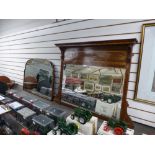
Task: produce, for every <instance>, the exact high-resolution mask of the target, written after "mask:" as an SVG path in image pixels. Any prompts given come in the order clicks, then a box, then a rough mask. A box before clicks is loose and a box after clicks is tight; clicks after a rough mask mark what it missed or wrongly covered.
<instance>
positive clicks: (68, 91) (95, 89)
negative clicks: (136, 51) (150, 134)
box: [57, 39, 136, 127]
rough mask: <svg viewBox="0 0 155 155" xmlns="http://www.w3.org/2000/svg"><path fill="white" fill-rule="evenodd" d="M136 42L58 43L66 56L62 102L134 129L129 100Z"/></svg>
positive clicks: (64, 59)
mask: <svg viewBox="0 0 155 155" xmlns="http://www.w3.org/2000/svg"><path fill="white" fill-rule="evenodd" d="M135 43H136V39H128V40H114V41H100V42H87V43H72V44H57V46H58V47H59V48H60V50H61V54H62V55H61V56H62V57H61V58H62V64H61V75H60V87H59V92H58V97H57V98H58V101H59V103H61V104H64V105H66V106H70V107H77V106H78V107H83V108H86V109H88V110H90V111H92V113H93V114H94V115H96V116H98V117H99V118H102V119H106V120H108V119H109V118H115V119H118V120H119V119H121V120H123V121H125V122H127V123H128V126H129V127H133V124H132V121H131V119H130V118H129V116H128V114H127V107H128V103H127V101H126V97H127V90H128V81H129V72H130V64H131V57H132V46H133V45H134V44H135Z"/></svg>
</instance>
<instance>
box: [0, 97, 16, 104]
mask: <svg viewBox="0 0 155 155" xmlns="http://www.w3.org/2000/svg"><path fill="white" fill-rule="evenodd" d="M11 102H13V99H11V98H9V97H5V98H4V99H3V100H1V101H0V103H2V104H7V103H11Z"/></svg>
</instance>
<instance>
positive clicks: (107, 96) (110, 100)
mask: <svg viewBox="0 0 155 155" xmlns="http://www.w3.org/2000/svg"><path fill="white" fill-rule="evenodd" d="M100 99H101V100H103V101H107V103H116V102H118V101H120V100H121V96H118V95H111V94H100Z"/></svg>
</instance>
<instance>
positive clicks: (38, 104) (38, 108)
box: [32, 100, 50, 113]
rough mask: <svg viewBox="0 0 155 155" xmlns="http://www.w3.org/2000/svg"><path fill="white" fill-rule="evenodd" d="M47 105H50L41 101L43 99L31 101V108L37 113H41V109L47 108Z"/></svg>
mask: <svg viewBox="0 0 155 155" xmlns="http://www.w3.org/2000/svg"><path fill="white" fill-rule="evenodd" d="M48 107H50V105H49V104H47V103H45V102H43V101H40V100H38V101H35V102H33V103H32V108H33V110H34V111H36V112H37V113H40V112H41V113H42V112H43V110H44V109H45V108H48Z"/></svg>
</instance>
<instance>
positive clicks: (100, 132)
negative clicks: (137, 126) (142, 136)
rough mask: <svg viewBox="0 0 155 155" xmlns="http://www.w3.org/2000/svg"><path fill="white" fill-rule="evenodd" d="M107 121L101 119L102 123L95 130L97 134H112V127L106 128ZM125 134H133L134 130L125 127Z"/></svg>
mask: <svg viewBox="0 0 155 155" xmlns="http://www.w3.org/2000/svg"><path fill="white" fill-rule="evenodd" d="M107 123H108V122H107V121H103V123H102V125H101V126H100V128H99V130H98V131H97V134H98V135H114V133H113V129H108V130H106V127H107ZM125 135H134V130H133V129H130V128H127V130H126V132H125Z"/></svg>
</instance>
